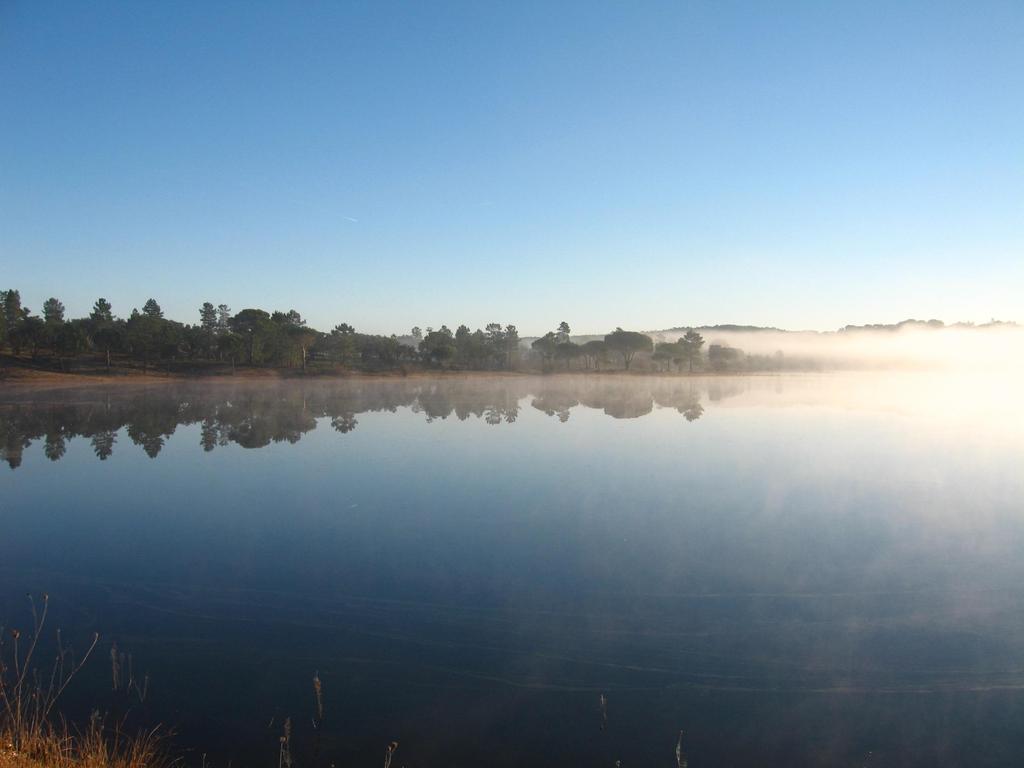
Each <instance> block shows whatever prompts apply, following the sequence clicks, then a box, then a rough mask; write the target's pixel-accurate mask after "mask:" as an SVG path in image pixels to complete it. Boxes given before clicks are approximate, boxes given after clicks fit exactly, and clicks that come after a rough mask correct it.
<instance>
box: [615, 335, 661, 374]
mask: <svg viewBox="0 0 1024 768" xmlns="http://www.w3.org/2000/svg"><path fill="white" fill-rule="evenodd" d="M604 343H605V345H606V346H607V347H608V350H609V351H611V352H617V353H618V354H620V355H622V365H623V366H624V367H625V369H626V370H627V371H628V370H629V366H630V365H631V364H632V362H633V357H634V356H635V355H636V353H637V352H650V351H651V350H652V349H653V348H654V343H653V342H652V341H651V337H650V336H648V335H647V334H645V333H640V332H639V331H624V330H622V329H621V328H616V329H615V330H614V331H612V332H611V333H609V334H608V335H607V336H605V337H604Z"/></svg>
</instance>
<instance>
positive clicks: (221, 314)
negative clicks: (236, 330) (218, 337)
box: [217, 304, 231, 333]
mask: <svg viewBox="0 0 1024 768" xmlns="http://www.w3.org/2000/svg"><path fill="white" fill-rule="evenodd" d="M230 323H231V308H230V307H229V306H228V305H227V304H218V305H217V333H227V332H228V331H229V330H231V329H230Z"/></svg>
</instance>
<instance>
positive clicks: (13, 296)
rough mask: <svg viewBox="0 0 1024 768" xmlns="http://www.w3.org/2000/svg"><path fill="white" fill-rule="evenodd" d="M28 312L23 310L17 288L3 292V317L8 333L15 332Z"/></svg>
mask: <svg viewBox="0 0 1024 768" xmlns="http://www.w3.org/2000/svg"><path fill="white" fill-rule="evenodd" d="M27 314H28V313H27V312H26V311H25V310H23V309H22V308H21V294H20V293H19V292H18V291H17V289H15V288H11V289H10V290H7V291H4V292H3V315H4V325H5V326H6V327H7V332H8V333H10V332H11V331H13V330H14V329H15V328H16V327H17V326H18V324H19V323H21V321H22V320H24V319H25V317H26V316H27Z"/></svg>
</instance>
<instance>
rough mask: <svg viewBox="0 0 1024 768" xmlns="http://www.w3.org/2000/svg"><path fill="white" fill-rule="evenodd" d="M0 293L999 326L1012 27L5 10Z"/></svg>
mask: <svg viewBox="0 0 1024 768" xmlns="http://www.w3.org/2000/svg"><path fill="white" fill-rule="evenodd" d="M0 284H3V286H4V287H18V288H20V289H21V291H22V296H23V299H24V300H25V301H26V303H27V304H28V305H29V306H30V307H31V308H32V309H34V310H35V311H37V312H38V310H39V308H40V305H41V303H42V301H43V300H44V299H45V298H46V297H48V296H50V295H56V296H58V297H60V298H61V299H62V300H63V301H64V302H65V304H66V305H67V306H68V309H69V311H70V313H71V314H73V315H78V314H84V313H85V312H86V311H87V310H88V308H89V306H90V305H91V304H92V302H93V300H94V299H95V298H96V297H97V296H100V295H103V296H106V297H108V298H109V299H110V300H111V301H112V302H113V304H114V308H115V312H117V313H119V314H125V315H126V314H128V312H129V311H130V310H131V308H132V307H133V306H141V305H142V303H143V302H144V301H145V300H146V298H147V297H148V296H150V295H152V296H155V297H156V298H157V299H158V300H159V301H160V302H161V304H162V305H163V307H164V309H165V311H166V312H167V314H168V315H169V316H173V317H175V318H176V319H181V320H186V321H194V320H195V319H196V318H197V317H198V315H197V312H196V308H197V307H198V305H199V304H200V303H201V302H202V301H204V300H209V301H212V302H214V303H221V302H224V303H227V304H228V305H229V306H231V307H232V308H233V309H235V310H238V309H241V308H243V307H246V306H260V307H265V308H268V309H289V308H292V307H294V308H296V309H298V310H300V311H301V312H303V314H304V315H305V316H306V317H307V318H308V319H309V320H310V322H311V323H313V324H315V325H317V326H319V327H323V328H329V327H330V326H332V325H333V324H335V323H338V322H342V321H345V322H349V323H351V324H353V325H355V326H356V327H357V328H359V329H361V330H367V331H377V332H402V331H404V330H407V329H408V328H409V327H411V326H412V325H420V326H423V327H425V326H428V325H432V326H438V325H440V324H442V323H448V324H450V325H454V324H457V323H459V322H466V323H467V324H470V325H472V326H474V327H475V326H477V325H482V324H484V323H486V322H488V321H492V320H494V321H500V322H514V323H517V324H518V325H519V327H520V329H521V330H522V331H523V332H525V333H536V332H540V331H544V330H547V329H549V328H551V327H553V326H554V325H555V324H557V323H558V321H560V320H563V319H564V320H568V321H569V322H570V324H571V325H572V326H573V329H574V330H577V331H580V332H596V331H605V330H607V329H608V328H610V327H613V326H615V325H622V326H625V327H633V328H643V329H654V328H662V327H667V326H675V325H690V324H705V323H719V322H733V323H753V324H764V325H776V326H782V327H790V328H819V329H831V328H835V327H838V326H841V325H843V324H846V323H864V322H887V321H895V320H899V319H902V318H904V317H910V316H914V317H939V318H942V319H944V320H947V321H956V320H973V321H985V320H988V319H989V318H991V317H998V318H1002V319H1016V320H1019V321H1024V313H1022V311H1021V308H1022V306H1024V301H1022V296H1024V3H1021V2H1019V0H1013V1H1011V2H971V3H968V2H963V3H943V2H927V3H924V2H922V3H911V2H895V3H894V2H877V3H874V2H850V3H827V2H799V3H797V2H792V3H785V2H779V3H762V2H749V3H730V2H723V1H722V0H715V1H714V2H699V3H694V2H671V3H646V2H645V3H633V2H618V3H603V2H582V3H569V2H565V3H552V2H536V3H532V2H508V3H497V2H483V3H481V2H466V3H426V2H409V3H401V4H400V3H388V2H380V1H379V0H378V1H376V2H366V3H342V2H338V3H280V4H276V3H256V2H237V3H231V2H198V1H196V2H175V3H172V2H165V3H156V2H153V3H106V2H90V3H80V2H69V3H49V2H43V1H40V0H32V1H31V2H17V1H15V2H12V1H11V0H6V1H4V2H0Z"/></svg>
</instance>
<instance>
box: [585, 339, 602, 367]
mask: <svg viewBox="0 0 1024 768" xmlns="http://www.w3.org/2000/svg"><path fill="white" fill-rule="evenodd" d="M580 351H581V352H582V353H583V357H584V359H585V360H586V363H587V368H589V367H590V366H591V364H593V366H594V370H598V371H599V370H601V363H603V362H605V361H606V360H607V359H608V345H607V344H605V343H604V342H603V341H602V340H601V339H592V340H591V341H588V342H587V343H585V344H584V345H583V346H582V347H581V348H580Z"/></svg>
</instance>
